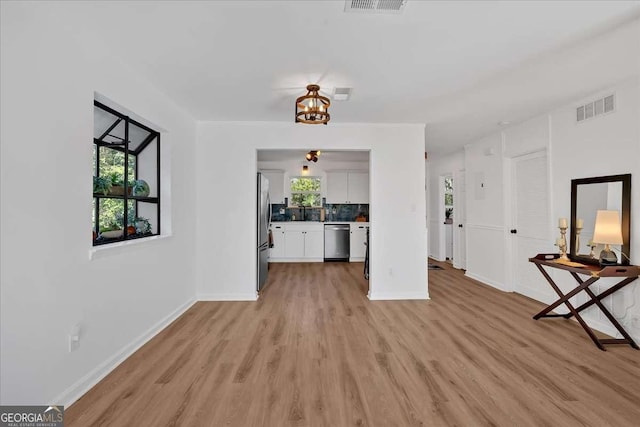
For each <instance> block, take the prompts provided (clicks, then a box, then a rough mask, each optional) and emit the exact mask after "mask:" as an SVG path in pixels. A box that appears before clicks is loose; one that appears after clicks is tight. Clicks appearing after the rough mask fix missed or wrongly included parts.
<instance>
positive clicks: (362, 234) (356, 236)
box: [349, 223, 368, 262]
mask: <svg viewBox="0 0 640 427" xmlns="http://www.w3.org/2000/svg"><path fill="white" fill-rule="evenodd" d="M367 227H368V225H364V224H363V223H352V224H350V230H349V231H350V233H351V235H350V236H349V261H351V262H354V261H355V262H359V261H364V256H365V253H366V250H367V247H366V246H365V242H366V241H367Z"/></svg>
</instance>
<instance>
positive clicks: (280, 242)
mask: <svg viewBox="0 0 640 427" xmlns="http://www.w3.org/2000/svg"><path fill="white" fill-rule="evenodd" d="M271 233H272V236H273V247H271V249H269V261H273V260H274V259H279V258H284V244H285V242H284V237H285V236H284V225H275V224H272V225H271Z"/></svg>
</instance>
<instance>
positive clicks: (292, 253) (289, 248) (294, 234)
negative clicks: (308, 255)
mask: <svg viewBox="0 0 640 427" xmlns="http://www.w3.org/2000/svg"><path fill="white" fill-rule="evenodd" d="M304 233H305V232H304V231H300V230H291V231H289V230H287V231H285V232H284V256H285V258H304Z"/></svg>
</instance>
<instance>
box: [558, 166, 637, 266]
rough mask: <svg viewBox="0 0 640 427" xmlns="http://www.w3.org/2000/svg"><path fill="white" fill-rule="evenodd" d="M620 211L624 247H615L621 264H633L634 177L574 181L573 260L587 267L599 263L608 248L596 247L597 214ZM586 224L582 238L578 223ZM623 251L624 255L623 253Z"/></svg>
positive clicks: (572, 211)
mask: <svg viewBox="0 0 640 427" xmlns="http://www.w3.org/2000/svg"><path fill="white" fill-rule="evenodd" d="M598 210H609V211H618V212H619V213H620V224H621V226H622V245H611V247H612V249H613V251H614V252H615V253H616V255H617V257H618V264H622V265H629V257H630V256H631V254H630V250H631V241H630V238H631V174H625V175H610V176H599V177H594V178H581V179H572V180H571V235H570V241H569V248H570V255H569V256H570V258H571V259H572V260H573V261H576V262H581V263H583V264H598V263H599V254H600V251H601V250H602V249H603V247H604V245H597V246H595V247H594V248H592V247H591V246H590V245H589V242H590V241H591V240H592V238H593V233H594V228H595V221H596V212H597V211H598ZM578 219H580V220H581V222H582V230H581V232H580V234H579V235H578V233H577V230H576V221H577V220H578ZM621 252H622V254H621Z"/></svg>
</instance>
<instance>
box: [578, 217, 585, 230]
mask: <svg viewBox="0 0 640 427" xmlns="http://www.w3.org/2000/svg"><path fill="white" fill-rule="evenodd" d="M583 225H584V221H583V220H582V218H578V219H577V220H576V228H582V226H583Z"/></svg>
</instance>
